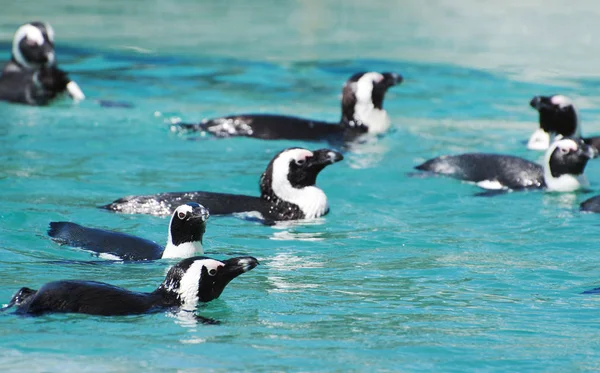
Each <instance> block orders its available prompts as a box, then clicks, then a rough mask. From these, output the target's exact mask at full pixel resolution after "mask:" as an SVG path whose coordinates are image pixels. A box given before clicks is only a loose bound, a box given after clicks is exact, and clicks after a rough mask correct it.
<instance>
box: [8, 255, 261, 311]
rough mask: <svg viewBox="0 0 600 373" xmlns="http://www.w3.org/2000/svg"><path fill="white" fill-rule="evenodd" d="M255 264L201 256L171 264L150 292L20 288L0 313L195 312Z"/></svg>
mask: <svg viewBox="0 0 600 373" xmlns="http://www.w3.org/2000/svg"><path fill="white" fill-rule="evenodd" d="M257 265H258V260H256V258H253V257H251V256H245V257H237V258H231V259H227V260H223V261H219V260H215V259H211V258H208V257H205V256H194V257H191V258H187V259H183V260H182V261H180V262H179V263H177V264H176V265H174V266H173V267H172V268H171V269H170V270H169V272H168V273H167V276H166V277H165V279H164V281H163V282H162V283H161V284H160V285H159V286H158V288H157V289H156V290H154V291H153V292H150V293H145V292H134V291H130V290H127V289H124V288H121V287H118V286H114V285H110V284H107V283H104V282H96V281H83V280H60V281H53V282H49V283H47V284H44V285H42V286H41V287H40V288H39V289H38V290H34V289H30V288H28V287H23V288H21V289H19V290H18V291H17V293H16V294H15V295H14V296H13V297H12V299H11V300H10V302H9V303H8V305H7V306H6V307H5V308H4V309H3V310H6V309H9V308H11V307H13V306H14V307H15V308H16V310H15V312H16V313H17V314H22V315H30V316H39V315H43V314H47V313H84V314H89V315H99V316H124V315H137V314H144V313H153V312H160V311H165V310H171V311H176V310H184V311H194V310H195V309H196V307H197V306H198V304H199V303H200V302H210V301H212V300H213V299H217V298H219V296H220V295H221V293H222V292H223V290H224V289H225V286H227V284H228V283H229V282H230V281H231V280H233V279H234V278H236V277H237V276H239V275H241V274H242V273H245V272H248V271H250V270H252V269H253V268H255V267H256V266H257Z"/></svg>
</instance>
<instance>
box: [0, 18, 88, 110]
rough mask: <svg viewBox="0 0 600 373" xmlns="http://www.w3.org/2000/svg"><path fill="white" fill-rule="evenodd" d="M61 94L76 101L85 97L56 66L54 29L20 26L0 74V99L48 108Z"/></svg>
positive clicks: (44, 26)
mask: <svg viewBox="0 0 600 373" xmlns="http://www.w3.org/2000/svg"><path fill="white" fill-rule="evenodd" d="M63 92H67V93H69V95H70V96H71V97H72V98H73V100H75V101H81V100H83V99H84V98H85V95H84V94H83V92H82V91H81V89H80V88H79V86H78V85H77V83H75V82H74V81H71V80H70V79H69V77H68V76H67V73H66V72H64V71H62V70H60V69H59V68H58V67H56V56H55V52H54V30H53V29H52V26H50V25H49V24H47V23H42V22H31V23H27V24H24V25H22V26H21V27H19V29H18V30H17V32H16V33H15V36H14V39H13V45H12V57H11V60H10V61H9V62H8V63H7V64H6V65H5V66H4V69H3V70H2V75H0V100H2V101H9V102H16V103H22V104H29V105H47V104H49V103H50V102H51V101H52V100H53V99H55V98H56V97H57V96H58V95H60V94H62V93H63Z"/></svg>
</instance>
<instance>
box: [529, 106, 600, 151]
mask: <svg viewBox="0 0 600 373" xmlns="http://www.w3.org/2000/svg"><path fill="white" fill-rule="evenodd" d="M529 105H530V106H531V107H532V108H534V109H536V110H537V111H538V112H539V122H540V128H538V129H537V130H536V131H535V132H534V133H533V134H532V135H531V137H530V138H529V141H528V142H527V148H529V149H532V150H546V149H548V147H549V146H550V137H551V136H558V138H563V137H581V127H580V125H579V116H578V115H577V110H576V109H575V106H574V105H573V102H572V101H571V100H570V99H569V98H568V97H566V96H563V95H553V96H535V97H534V98H532V99H531V101H530V102H529ZM583 141H584V142H585V143H586V144H588V145H591V146H593V147H594V148H596V150H597V151H600V136H594V137H587V138H583Z"/></svg>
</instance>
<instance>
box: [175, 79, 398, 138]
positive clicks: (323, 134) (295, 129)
mask: <svg viewBox="0 0 600 373" xmlns="http://www.w3.org/2000/svg"><path fill="white" fill-rule="evenodd" d="M401 82H402V77H401V76H400V75H398V74H395V73H377V72H360V73H356V74H354V75H352V77H350V79H348V81H347V82H346V84H344V88H343V90H342V117H341V119H340V121H339V123H329V122H323V121H318V120H312V119H305V118H298V117H291V116H286V115H275V114H240V115H231V116H227V117H221V118H213V119H205V120H203V121H202V122H201V123H199V124H185V123H179V124H175V125H174V126H173V127H172V128H173V129H175V130H177V129H184V130H189V131H203V132H205V133H208V134H211V135H214V136H216V137H233V136H246V137H254V138H259V139H263V140H277V139H288V140H307V141H311V140H312V141H321V140H326V141H330V142H333V143H339V142H345V141H352V140H354V139H356V138H357V137H358V136H360V135H363V134H365V133H369V134H375V135H377V134H381V133H384V132H386V131H387V130H388V129H389V128H390V118H389V116H388V114H387V112H386V111H385V110H384V109H383V98H384V96H385V93H386V92H387V90H388V88H390V87H392V86H394V85H396V84H400V83H401Z"/></svg>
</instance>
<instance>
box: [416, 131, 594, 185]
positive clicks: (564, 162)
mask: <svg viewBox="0 0 600 373" xmlns="http://www.w3.org/2000/svg"><path fill="white" fill-rule="evenodd" d="M597 155H598V152H597V151H596V149H595V148H593V147H591V146H589V145H587V144H585V143H584V142H583V140H582V139H578V138H564V139H560V140H557V141H555V142H554V143H553V144H552V146H550V148H549V149H548V150H547V151H546V154H545V158H544V165H543V166H540V165H539V164H536V163H533V162H530V161H528V160H526V159H523V158H519V157H513V156H510V155H499V154H485V153H467V154H460V155H445V156H441V157H438V158H433V159H430V160H428V161H426V162H425V163H423V164H421V165H418V166H416V167H415V168H416V169H417V170H421V171H429V172H433V173H438V174H443V175H447V176H451V177H454V178H456V179H459V180H465V181H470V182H474V183H476V184H477V186H479V187H481V188H484V189H490V190H508V189H510V190H524V189H546V190H547V191H554V192H572V191H575V190H578V189H580V188H585V187H587V186H589V183H588V181H587V178H586V177H585V175H584V174H583V171H584V169H585V166H586V164H587V162H588V160H590V159H592V158H595V157H596V156H597Z"/></svg>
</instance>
